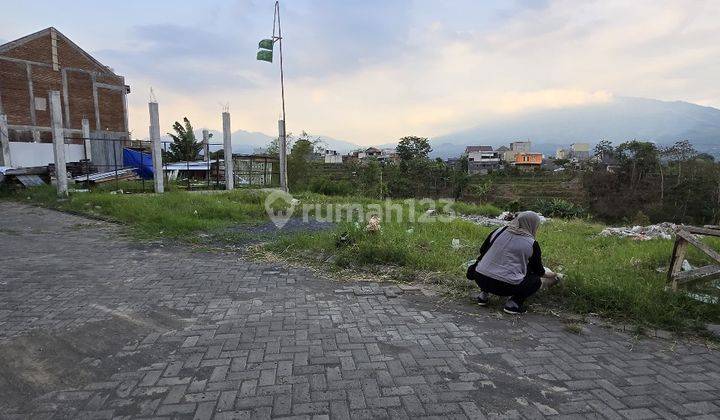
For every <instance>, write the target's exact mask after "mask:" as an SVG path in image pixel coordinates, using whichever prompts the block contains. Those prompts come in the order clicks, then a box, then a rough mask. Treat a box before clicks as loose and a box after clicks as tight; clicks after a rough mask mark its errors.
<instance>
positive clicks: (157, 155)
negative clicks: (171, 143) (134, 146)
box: [148, 102, 165, 193]
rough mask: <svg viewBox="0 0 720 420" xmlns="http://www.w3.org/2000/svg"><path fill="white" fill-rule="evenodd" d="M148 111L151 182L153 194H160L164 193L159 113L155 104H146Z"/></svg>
mask: <svg viewBox="0 0 720 420" xmlns="http://www.w3.org/2000/svg"><path fill="white" fill-rule="evenodd" d="M148 109H149V110H150V141H151V142H152V149H151V150H152V162H153V181H154V184H155V192H156V193H162V192H164V191H165V185H164V184H163V181H164V179H163V168H162V164H163V159H162V150H161V147H162V145H161V144H160V111H159V110H158V104H157V102H150V103H148Z"/></svg>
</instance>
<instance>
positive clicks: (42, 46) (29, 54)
mask: <svg viewBox="0 0 720 420" xmlns="http://www.w3.org/2000/svg"><path fill="white" fill-rule="evenodd" d="M3 55H4V56H6V57H12V58H19V59H21V60H27V61H35V62H37V63H46V64H52V44H51V41H50V35H49V34H48V35H47V36H43V37H40V38H36V39H33V40H32V41H28V42H25V43H24V44H21V45H19V46H18V47H16V48H13V49H12V50H10V51H8V52H7V53H5V54H3Z"/></svg>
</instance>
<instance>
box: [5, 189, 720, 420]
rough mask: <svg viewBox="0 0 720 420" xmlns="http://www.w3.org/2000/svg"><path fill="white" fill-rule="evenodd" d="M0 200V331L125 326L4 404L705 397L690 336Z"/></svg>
mask: <svg viewBox="0 0 720 420" xmlns="http://www.w3.org/2000/svg"><path fill="white" fill-rule="evenodd" d="M0 213H2V214H3V217H2V218H0V243H4V244H8V243H12V245H13V246H12V247H4V248H3V252H2V253H0V267H3V276H4V277H3V279H2V282H3V283H0V342H6V341H13V340H18V339H19V337H23V336H27V335H28V334H30V333H31V332H32V331H34V330H41V331H42V333H43V334H46V335H49V336H52V335H59V334H71V335H72V334H74V333H75V332H78V334H82V333H83V331H85V330H84V329H91V330H93V331H102V329H97V328H96V327H95V324H96V323H98V322H106V323H107V322H122V321H120V320H122V319H125V320H127V319H130V320H133V321H136V320H137V322H135V323H132V322H131V323H130V324H131V325H135V326H138V325H140V326H141V327H140V329H139V331H138V332H136V333H134V334H131V336H128V337H127V340H122V343H123V344H122V345H117V346H116V347H117V348H112V349H109V350H107V351H105V354H102V355H97V356H93V357H94V358H96V359H95V360H90V359H88V360H85V361H83V363H93V366H94V367H95V369H96V370H97V372H98V373H97V374H96V375H95V376H96V377H93V378H92V379H89V380H85V379H82V378H73V381H69V382H67V383H75V381H76V380H77V382H78V383H79V385H78V386H77V387H76V388H77V389H75V388H73V387H71V386H64V387H62V389H61V388H59V387H58V388H57V389H51V390H47V391H45V390H44V391H42V393H40V395H38V396H37V399H32V398H34V397H33V396H32V395H31V394H28V395H27V396H26V397H25V400H24V401H22V404H18V405H17V406H13V407H7V408H3V410H4V411H1V410H0V417H2V418H66V417H72V418H109V417H117V418H128V417H152V416H160V417H165V416H166V417H178V418H190V417H194V418H197V419H206V418H211V417H212V416H213V415H214V416H215V418H220V419H223V418H228V419H230V418H238V419H250V418H270V417H275V418H283V417H287V418H303V419H306V418H307V419H310V418H318V419H321V418H339V419H345V418H388V417H390V418H420V417H426V418H443V419H446V418H449V419H451V418H471V419H482V418H521V417H522V418H543V417H553V418H607V419H621V418H655V417H661V418H691V417H692V416H696V417H697V418H703V417H704V418H715V417H717V416H718V415H719V414H720V406H719V405H718V404H717V401H718V399H719V396H720V367H718V366H720V355H719V354H718V352H717V351H716V350H712V349H710V348H708V347H705V346H702V345H700V344H695V343H692V342H685V341H682V339H678V340H677V341H675V342H673V347H672V349H670V348H669V347H668V342H667V341H666V340H655V339H643V340H636V339H634V338H632V337H630V336H628V335H625V334H623V333H617V332H614V331H612V330H610V329H603V328H599V327H596V326H591V327H590V328H587V331H584V332H583V334H582V335H576V334H571V333H569V332H567V331H566V330H565V326H564V324H562V322H560V321H558V320H556V319H554V318H552V317H546V316H544V315H539V314H536V313H529V314H527V315H525V316H524V317H522V318H510V317H497V316H495V315H496V311H494V309H492V308H485V309H478V308H476V307H471V306H467V305H465V304H464V303H462V302H456V303H453V302H450V301H446V300H443V301H438V300H437V299H433V298H426V297H424V296H423V295H422V294H420V293H417V292H415V293H412V292H413V290H410V289H408V290H404V289H403V288H399V287H393V288H392V289H387V287H386V286H385V285H381V284H372V283H367V282H363V283H356V282H354V281H353V280H352V279H349V281H348V283H347V284H343V285H342V286H341V285H338V284H336V283H334V282H333V281H332V280H328V279H323V278H320V277H319V276H318V275H317V273H314V272H312V271H311V270H308V269H304V268H297V267H287V266H284V265H282V264H275V263H265V262H253V261H249V260H246V259H245V258H244V257H243V256H241V255H236V254H222V253H194V252H189V251H188V250H187V249H184V248H183V247H182V246H177V245H176V244H171V243H165V244H162V245H163V246H160V245H159V244H152V245H148V244H138V243H133V242H131V241H128V240H127V239H125V238H124V237H123V236H122V235H121V234H120V229H121V228H120V227H119V226H115V225H111V224H107V223H104V222H98V221H88V220H85V219H82V218H79V217H77V216H71V215H67V214H63V213H59V212H54V211H47V210H42V209H37V208H31V207H27V206H23V205H21V204H16V203H7V202H0ZM77 225H87V227H84V228H82V229H78V228H77V227H76V226H77ZM22 226H34V229H32V230H27V231H26V230H23V229H22V228H18V227H22ZM10 231H12V232H13V233H12V234H10V233H8V232H10ZM61 234H62V235H63V236H64V239H65V240H64V241H63V242H61V243H58V242H57V241H55V240H50V239H51V238H55V237H56V236H58V235H61ZM98 262H102V263H98ZM48 273H52V275H49V274H48ZM346 286H347V288H348V289H349V290H350V291H351V292H352V293H334V290H336V289H339V288H345V287H346ZM358 287H359V289H358ZM386 289H387V290H392V293H386ZM355 290H360V291H361V293H357V294H356V293H355ZM363 291H367V293H365V292H363ZM390 296H396V297H393V298H389V297H390ZM153 317H155V318H153ZM142 326H144V327H142ZM148 326H150V327H149V328H146V327H148ZM128 328H135V327H128ZM508 337H512V339H509V338H508ZM101 338H102V337H101ZM100 344H101V343H100ZM107 360H113V361H122V360H135V362H133V363H128V364H127V365H123V364H122V363H119V364H115V365H107V364H106V361H107ZM137 360H140V361H142V362H141V363H140V364H139V365H138V364H137V362H136V361H137ZM106 367H107V369H106ZM104 369H105V370H104ZM65 379H67V378H65ZM2 391H3V389H2V385H0V392H2ZM519 396H522V398H519Z"/></svg>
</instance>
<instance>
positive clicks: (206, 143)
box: [202, 128, 210, 162]
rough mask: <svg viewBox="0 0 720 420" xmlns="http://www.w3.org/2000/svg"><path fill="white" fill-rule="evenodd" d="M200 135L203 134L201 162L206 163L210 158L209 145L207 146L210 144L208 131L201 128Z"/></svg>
mask: <svg viewBox="0 0 720 420" xmlns="http://www.w3.org/2000/svg"><path fill="white" fill-rule="evenodd" d="M202 134H203V151H204V153H205V157H204V158H203V160H204V161H205V162H207V161H208V160H210V156H209V155H210V144H209V143H210V131H208V129H207V128H203V131H202Z"/></svg>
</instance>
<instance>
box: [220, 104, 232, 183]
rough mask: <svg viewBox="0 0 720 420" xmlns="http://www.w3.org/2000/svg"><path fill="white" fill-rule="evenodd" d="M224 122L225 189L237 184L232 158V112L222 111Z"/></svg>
mask: <svg viewBox="0 0 720 420" xmlns="http://www.w3.org/2000/svg"><path fill="white" fill-rule="evenodd" d="M222 122H223V153H224V155H225V189H226V190H232V189H233V188H234V186H235V176H234V175H233V160H232V135H231V131H230V113H229V112H223V113H222Z"/></svg>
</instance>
